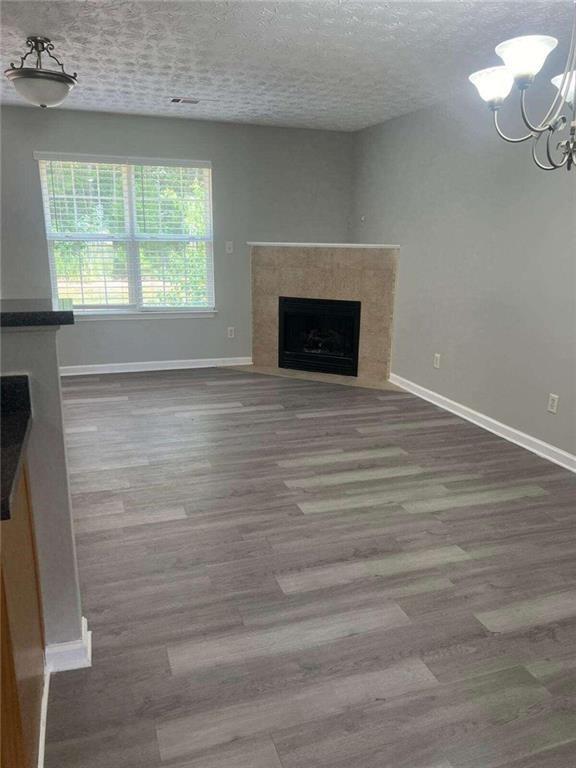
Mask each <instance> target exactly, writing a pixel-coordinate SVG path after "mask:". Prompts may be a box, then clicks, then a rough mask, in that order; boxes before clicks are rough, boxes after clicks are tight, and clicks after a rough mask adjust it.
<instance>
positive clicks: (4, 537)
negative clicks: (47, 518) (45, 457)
mask: <svg viewBox="0 0 576 768" xmlns="http://www.w3.org/2000/svg"><path fill="white" fill-rule="evenodd" d="M0 541H1V582H2V588H1V592H2V594H1V598H2V637H1V646H2V700H1V708H2V717H1V725H2V747H1V756H2V762H1V766H2V768H35V767H36V765H37V763H38V751H39V748H40V744H39V740H40V731H41V727H40V721H41V716H42V696H43V691H44V630H43V625H42V611H41V597H40V588H39V582H38V569H37V564H36V547H35V542H34V523H33V518H32V510H31V506H30V497H29V493H28V483H27V478H26V472H25V470H24V469H22V470H21V471H20V475H19V477H18V479H17V480H16V487H15V489H14V493H13V497H12V503H11V511H10V519H9V520H3V521H2V523H0Z"/></svg>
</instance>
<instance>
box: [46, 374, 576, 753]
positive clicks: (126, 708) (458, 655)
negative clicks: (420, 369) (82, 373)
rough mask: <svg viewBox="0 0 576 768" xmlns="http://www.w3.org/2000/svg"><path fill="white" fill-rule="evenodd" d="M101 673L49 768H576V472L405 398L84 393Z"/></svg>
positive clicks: (205, 385) (58, 705) (72, 677)
mask: <svg viewBox="0 0 576 768" xmlns="http://www.w3.org/2000/svg"><path fill="white" fill-rule="evenodd" d="M63 389H64V407H65V423H66V428H67V443H68V454H69V464H70V471H71V489H72V494H73V496H72V498H73V507H74V515H75V524H76V539H77V547H78V560H79V568H80V576H81V583H82V592H83V601H84V613H85V614H86V616H87V618H88V621H89V623H90V627H91V629H92V630H93V633H94V635H93V639H94V659H93V667H92V668H91V669H88V670H78V671H74V672H68V673H62V674H59V675H56V676H54V677H53V680H52V685H51V692H50V703H49V712H48V738H47V757H46V765H47V768H116V766H122V768H161V767H162V766H171V767H172V768H344V766H346V767H347V768H348V767H349V766H354V767H355V768H498V767H500V768H503V767H504V766H505V767H506V768H574V766H576V559H575V557H574V554H575V550H576V524H575V521H576V518H575V514H576V478H575V476H574V475H571V474H570V473H569V472H567V471H564V470H562V469H560V468H559V467H556V466H555V465H553V464H550V463H548V462H546V461H544V460H542V459H539V458H538V457H536V456H534V455H532V454H530V453H527V452H526V451H524V450H522V449H520V448H518V447H516V446H514V445H511V444H509V443H507V442H505V441H504V440H501V439H499V438H497V437H495V436H494V435H491V434H489V433H487V432H484V431H483V430H481V429H479V428H477V427H475V426H474V425H472V424H469V423H468V422H466V421H462V420H460V419H458V418H455V417H454V416H452V415H450V414H448V413H445V412H443V411H441V410H439V409H437V408H435V407H434V406H432V405H430V404H428V403H426V402H424V401H422V400H419V399H417V398H415V397H413V396H411V395H409V394H405V393H403V392H395V391H385V392H383V391H381V390H371V389H360V388H352V387H343V386H339V385H335V384H326V383H318V382H309V381H303V380H299V379H288V378H278V377H272V376H264V375H257V374H252V373H249V372H239V371H233V370H200V371H183V372H167V373H150V374H124V375H111V376H101V377H86V378H84V379H79V378H74V379H66V380H65V381H64V383H63Z"/></svg>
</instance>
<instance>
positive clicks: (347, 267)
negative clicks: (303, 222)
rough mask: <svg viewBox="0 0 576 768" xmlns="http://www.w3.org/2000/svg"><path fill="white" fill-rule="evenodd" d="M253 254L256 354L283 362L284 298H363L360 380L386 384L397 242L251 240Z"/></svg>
mask: <svg viewBox="0 0 576 768" xmlns="http://www.w3.org/2000/svg"><path fill="white" fill-rule="evenodd" d="M249 245H250V246H251V254H252V255H251V258H252V358H253V361H254V366H255V367H256V368H266V369H274V368H276V367H277V365H278V299H279V297H280V296H291V297H295V298H303V299H344V300H349V301H360V302H361V304H362V309H361V320H360V348H359V354H358V378H357V379H355V381H356V382H357V383H358V384H366V385H370V386H377V385H381V384H383V383H384V382H386V380H387V379H388V375H389V373H390V352H391V346H392V318H393V308H394V293H395V286H396V271H397V266H398V255H399V252H400V248H399V246H397V245H357V244H331V243H249Z"/></svg>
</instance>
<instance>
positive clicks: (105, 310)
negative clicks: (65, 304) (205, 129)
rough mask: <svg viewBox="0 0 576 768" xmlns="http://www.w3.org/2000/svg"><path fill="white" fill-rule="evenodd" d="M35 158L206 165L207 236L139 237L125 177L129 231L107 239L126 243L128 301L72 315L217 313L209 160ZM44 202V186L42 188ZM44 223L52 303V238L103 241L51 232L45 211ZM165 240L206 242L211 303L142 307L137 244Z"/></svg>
mask: <svg viewBox="0 0 576 768" xmlns="http://www.w3.org/2000/svg"><path fill="white" fill-rule="evenodd" d="M33 156H34V159H35V160H36V161H37V162H38V167H40V165H39V164H40V161H58V160H59V161H62V162H71V163H103V164H118V165H122V166H128V167H129V168H128V172H130V167H133V166H137V165H151V166H164V167H186V168H207V169H209V170H210V185H209V189H208V195H209V205H210V238H194V237H190V236H188V235H171V236H165V235H158V236H153V235H152V236H147V237H138V236H136V234H135V232H134V223H135V220H136V211H135V207H134V199H133V191H134V179H133V177H132V178H130V179H126V190H127V194H126V200H125V204H126V205H127V206H129V207H130V211H129V212H128V211H127V216H126V219H127V222H128V227H129V229H128V232H127V234H126V235H110V234H107V235H106V236H105V237H106V240H109V241H112V242H122V243H125V244H126V250H127V253H128V267H129V271H130V272H131V274H132V278H131V279H129V289H130V292H131V294H132V293H134V295H131V303H130V304H115V305H109V306H107V307H104V306H102V305H101V304H98V305H84V306H82V307H78V308H76V307H75V308H74V314H75V315H77V316H78V317H79V319H84V320H93V319H107V320H111V319H141V318H145V317H151V316H159V315H162V316H164V317H166V318H174V317H186V316H188V317H190V316H196V317H198V316H200V317H210V316H212V315H215V314H216V311H217V310H216V296H215V294H216V287H215V285H214V210H213V205H212V163H211V162H210V161H209V160H182V159H174V158H151V157H125V156H117V155H91V154H76V153H67V152H34V153H33ZM42 198H43V204H44V205H45V200H44V189H43V188H42ZM44 224H45V232H46V241H47V245H48V254H49V262H50V280H51V285H52V300H53V302H54V304H55V305H57V303H58V282H57V274H56V265H55V260H54V254H53V249H52V242H53V241H55V240H67V241H80V242H89V241H95V242H99V241H101V240H102V235H100V234H98V235H90V234H86V233H84V232H78V233H66V234H62V233H57V234H55V233H52V232H49V231H48V222H47V219H46V213H45V211H44ZM167 240H173V241H179V242H186V243H194V242H202V243H206V245H207V247H208V258H207V270H208V279H209V284H210V286H211V288H212V302H211V304H210V306H206V307H195V306H192V305H190V306H184V307H174V306H170V305H164V306H148V307H145V306H142V303H141V299H140V292H141V283H140V262H139V258H138V243H139V242H164V241H167Z"/></svg>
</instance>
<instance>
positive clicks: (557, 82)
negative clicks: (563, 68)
mask: <svg viewBox="0 0 576 768" xmlns="http://www.w3.org/2000/svg"><path fill="white" fill-rule="evenodd" d="M563 78H564V75H556V77H553V78H552V80H550V82H551V83H552V85H554V86H555V87H556V88H558V90H559V91H560V90H561V93H562V96H563V97H564V98H565V99H566V101H567V102H568V104H572V105H574V95H575V94H576V71H572V72H570V73H569V74H568V77H567V78H566V81H565V83H564V87H562V79H563Z"/></svg>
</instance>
